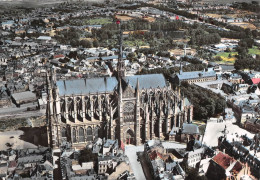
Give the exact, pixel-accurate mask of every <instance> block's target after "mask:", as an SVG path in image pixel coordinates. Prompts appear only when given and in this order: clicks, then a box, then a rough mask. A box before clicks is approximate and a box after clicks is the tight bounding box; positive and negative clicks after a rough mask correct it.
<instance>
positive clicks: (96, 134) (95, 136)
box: [94, 126, 100, 140]
mask: <svg viewBox="0 0 260 180" xmlns="http://www.w3.org/2000/svg"><path fill="white" fill-rule="evenodd" d="M99 129H100V127H99V126H96V127H95V129H94V138H95V140H96V139H97V138H99V135H100V132H99Z"/></svg>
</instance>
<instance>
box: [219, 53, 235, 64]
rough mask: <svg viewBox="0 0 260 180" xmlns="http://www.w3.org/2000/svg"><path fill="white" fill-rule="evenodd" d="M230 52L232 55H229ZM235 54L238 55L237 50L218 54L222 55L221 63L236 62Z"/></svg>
mask: <svg viewBox="0 0 260 180" xmlns="http://www.w3.org/2000/svg"><path fill="white" fill-rule="evenodd" d="M229 54H230V56H231V57H229ZM235 55H237V52H220V53H218V54H217V55H216V56H219V57H221V59H222V61H220V63H226V64H234V63H235V60H236V57H235ZM216 56H215V57H216Z"/></svg>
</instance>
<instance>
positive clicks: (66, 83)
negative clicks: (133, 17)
mask: <svg viewBox="0 0 260 180" xmlns="http://www.w3.org/2000/svg"><path fill="white" fill-rule="evenodd" d="M121 34H122V33H121ZM122 57H123V55H122V41H121V43H120V53H119V56H118V63H117V72H116V75H115V76H112V77H98V78H91V79H75V80H59V81H57V80H56V72H55V68H54V69H52V70H50V71H48V72H47V76H46V81H47V91H48V105H47V118H48V134H49V139H48V141H49V144H50V146H51V147H53V148H59V147H61V146H62V145H63V144H64V143H65V142H70V143H71V144H72V147H79V148H80V147H85V146H86V144H87V143H89V142H92V141H94V140H96V139H97V138H107V139H112V140H115V139H118V140H119V142H120V144H121V146H124V145H126V144H133V145H140V144H143V143H144V142H145V141H148V140H151V139H157V140H168V139H169V133H170V132H171V130H172V128H175V129H176V127H182V124H183V123H191V122H192V118H193V106H192V105H191V104H190V103H189V101H188V99H186V98H184V97H183V96H182V95H181V93H180V89H178V90H173V89H172V87H171V84H170V83H169V82H167V81H166V79H165V77H164V76H163V74H147V75H134V76H126V75H125V67H124V62H123V61H122Z"/></svg>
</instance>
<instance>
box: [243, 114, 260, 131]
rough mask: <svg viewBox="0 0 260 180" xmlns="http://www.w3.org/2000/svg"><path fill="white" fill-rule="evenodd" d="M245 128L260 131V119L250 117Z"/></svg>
mask: <svg viewBox="0 0 260 180" xmlns="http://www.w3.org/2000/svg"><path fill="white" fill-rule="evenodd" d="M244 128H245V129H246V130H248V131H250V132H254V133H260V119H258V118H254V117H253V118H248V119H247V120H246V121H245V123H244Z"/></svg>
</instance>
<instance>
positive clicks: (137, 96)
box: [136, 78, 139, 101]
mask: <svg viewBox="0 0 260 180" xmlns="http://www.w3.org/2000/svg"><path fill="white" fill-rule="evenodd" d="M136 98H137V101H139V79H138V78H137V82H136Z"/></svg>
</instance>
